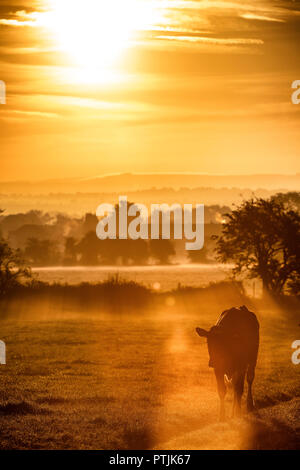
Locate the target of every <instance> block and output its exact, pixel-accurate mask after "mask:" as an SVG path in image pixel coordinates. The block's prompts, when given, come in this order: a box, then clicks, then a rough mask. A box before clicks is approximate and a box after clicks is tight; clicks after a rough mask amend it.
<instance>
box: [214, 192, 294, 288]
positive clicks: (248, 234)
mask: <svg viewBox="0 0 300 470" xmlns="http://www.w3.org/2000/svg"><path fill="white" fill-rule="evenodd" d="M226 218H227V222H226V223H225V224H224V225H223V230H222V235H221V236H219V237H215V238H216V239H217V249H216V251H217V256H218V259H219V260H220V261H221V262H234V263H235V267H234V269H233V273H234V274H241V273H243V272H246V273H247V275H248V277H249V278H256V277H258V278H261V280H262V282H263V288H264V290H265V291H269V292H272V293H275V294H280V293H281V292H283V290H285V288H290V289H294V288H295V286H296V285H297V283H298V285H299V267H300V266H299V263H300V251H299V250H300V215H299V213H298V212H296V211H293V210H291V209H288V208H286V207H285V205H284V204H283V203H282V202H278V201H276V200H274V199H269V200H264V199H256V200H250V201H246V202H244V203H243V204H242V205H241V206H240V207H239V208H237V209H235V210H233V211H232V213H230V214H227V215H226ZM293 286H294V287H293Z"/></svg>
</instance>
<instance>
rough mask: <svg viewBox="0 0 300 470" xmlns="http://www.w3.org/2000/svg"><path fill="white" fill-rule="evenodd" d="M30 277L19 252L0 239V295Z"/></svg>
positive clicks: (28, 269)
mask: <svg viewBox="0 0 300 470" xmlns="http://www.w3.org/2000/svg"><path fill="white" fill-rule="evenodd" d="M30 277H31V272H30V268H29V267H28V266H26V264H25V263H24V260H23V259H22V258H21V256H20V252H19V251H16V250H13V249H12V248H10V247H9V245H8V244H7V243H6V242H5V241H3V240H0V296H3V295H4V294H6V293H7V292H8V291H9V290H11V289H13V288H15V287H16V286H18V285H20V284H21V282H22V281H24V280H25V279H28V278H30Z"/></svg>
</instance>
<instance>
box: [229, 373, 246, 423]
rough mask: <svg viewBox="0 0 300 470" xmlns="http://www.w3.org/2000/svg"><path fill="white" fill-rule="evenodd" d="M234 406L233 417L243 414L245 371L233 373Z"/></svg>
mask: <svg viewBox="0 0 300 470" xmlns="http://www.w3.org/2000/svg"><path fill="white" fill-rule="evenodd" d="M232 381H233V393H234V397H233V407H232V417H234V416H235V415H237V416H240V415H241V401H242V395H243V391H244V382H245V371H237V372H235V373H234V374H233V379H232Z"/></svg>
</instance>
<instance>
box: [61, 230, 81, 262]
mask: <svg viewBox="0 0 300 470" xmlns="http://www.w3.org/2000/svg"><path fill="white" fill-rule="evenodd" d="M77 253H78V247H77V242H76V240H75V238H74V237H66V238H65V259H64V263H65V264H68V265H74V264H76V261H77Z"/></svg>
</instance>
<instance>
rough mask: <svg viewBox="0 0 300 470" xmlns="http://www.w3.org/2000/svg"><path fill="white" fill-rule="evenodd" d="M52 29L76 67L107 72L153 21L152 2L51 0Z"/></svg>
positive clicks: (48, 19) (50, 23)
mask: <svg viewBox="0 0 300 470" xmlns="http://www.w3.org/2000/svg"><path fill="white" fill-rule="evenodd" d="M49 6H50V11H48V15H47V23H48V27H50V29H51V30H52V31H53V32H54V33H55V37H56V40H57V42H58V47H59V49H60V50H62V51H64V52H65V53H67V54H68V55H69V56H70V57H71V58H72V61H73V62H74V64H75V65H77V66H80V67H83V68H87V69H93V70H95V69H102V70H107V68H109V67H111V66H112V65H113V64H114V63H116V61H117V60H118V58H120V56H121V54H122V52H123V51H124V50H125V49H127V48H128V47H129V46H130V43H131V42H132V41H134V38H135V35H136V33H137V32H138V31H139V30H143V29H147V28H149V27H150V26H151V24H152V22H153V13H154V9H153V4H152V2H151V1H149V0H85V1H82V0H51V1H50V5H49Z"/></svg>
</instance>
